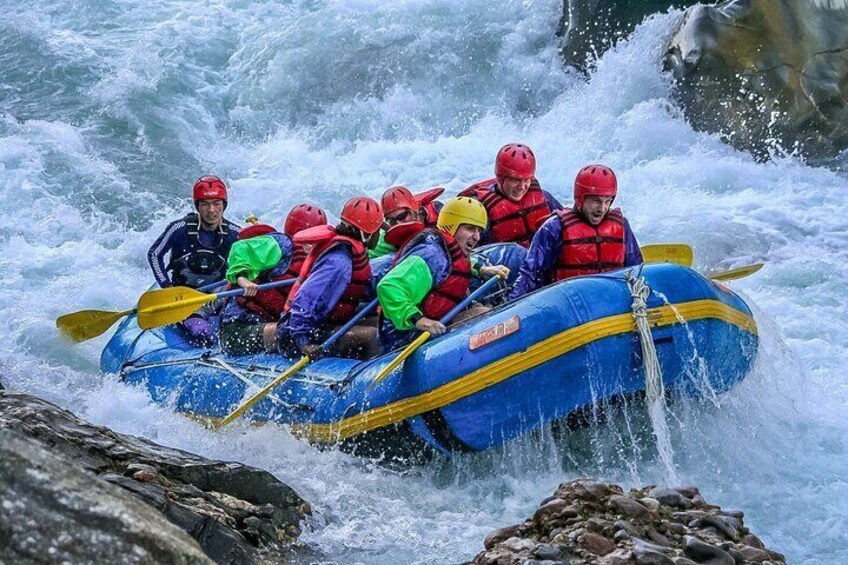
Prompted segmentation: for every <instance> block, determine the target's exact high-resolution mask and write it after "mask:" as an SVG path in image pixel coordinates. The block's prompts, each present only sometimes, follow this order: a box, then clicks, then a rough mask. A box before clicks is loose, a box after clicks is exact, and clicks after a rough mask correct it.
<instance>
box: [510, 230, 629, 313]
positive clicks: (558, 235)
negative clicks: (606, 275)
mask: <svg viewBox="0 0 848 565" xmlns="http://www.w3.org/2000/svg"><path fill="white" fill-rule="evenodd" d="M561 250H562V220H560V218H559V216H556V215H554V216H551V217H550V218H548V219H547V220H546V221H545V223H544V224H542V227H540V228H539V231H537V232H536V234H535V235H534V236H533V242H532V243H531V244H530V249H529V250H528V251H527V257H526V258H525V259H524V263H522V265H521V272H520V273H519V275H518V280H517V281H516V282H515V287H514V288H513V289H512V292H511V293H510V295H509V297H510V299H513V298H518V297H519V296H524V295H525V294H527V293H528V292H532V291H534V290H536V289H537V288H539V287H542V286H544V285H546V284H549V283H551V282H553V270H554V264H555V263H556V258H557V257H559V253H560V251H561ZM642 262H643V261H642V252H641V251H640V250H639V243H638V242H637V241H636V236H635V235H633V230H631V229H630V224H629V223H628V222H627V218H624V266H625V267H630V266H633V265H639V264H641V263H642Z"/></svg>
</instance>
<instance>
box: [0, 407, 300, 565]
mask: <svg viewBox="0 0 848 565" xmlns="http://www.w3.org/2000/svg"><path fill="white" fill-rule="evenodd" d="M4 429H6V430H14V431H15V432H17V433H18V434H20V435H22V436H26V437H28V438H30V439H31V440H35V441H36V442H37V443H39V444H41V445H42V446H46V447H48V448H49V451H47V452H43V453H41V455H43V454H45V453H46V454H48V455H50V456H51V457H56V458H60V459H61V461H62V462H61V463H54V462H51V461H45V462H42V461H41V460H40V459H38V458H35V459H32V460H27V461H18V462H17V463H16V464H15V466H13V467H6V468H4V469H5V472H6V473H7V477H8V478H7V480H9V481H12V482H15V481H17V482H20V481H21V480H23V479H22V478H21V477H20V476H19V475H21V474H23V476H24V477H26V476H27V475H28V473H33V472H34V473H36V474H37V473H38V471H37V470H38V469H40V467H39V465H44V466H48V465H53V466H55V467H56V468H57V469H59V470H62V472H63V473H65V474H66V475H68V476H75V477H78V478H76V479H74V480H75V482H73V483H61V482H58V481H53V480H52V479H51V480H45V481H42V483H41V485H42V486H43V487H44V488H46V486H47V485H49V484H54V483H55V484H57V485H63V486H62V488H67V492H65V491H63V490H61V489H57V490H56V491H53V492H52V493H51V492H46V493H44V494H41V492H40V491H39V490H38V489H37V488H36V487H38V485H37V484H33V485H32V489H28V488H24V489H22V490H18V491H16V494H15V495H14V496H12V497H11V498H10V499H9V501H8V504H10V505H12V507H16V505H25V506H26V507H28V508H29V507H34V508H38V507H39V506H40V505H41V503H42V500H44V501H46V503H49V502H51V498H59V499H61V498H62V496H63V495H64V496H66V497H68V498H69V499H71V500H73V499H74V497H76V499H78V500H79V503H78V504H77V503H73V504H72V503H70V502H67V503H64V502H63V504H64V505H62V504H60V505H53V506H52V507H49V510H48V509H45V512H55V513H56V516H57V518H56V519H57V520H60V521H61V520H67V523H68V524H76V523H77V522H80V523H83V524H86V525H89V526H90V525H92V524H95V525H97V524H100V525H101V526H103V527H105V525H104V524H102V522H105V521H106V519H105V518H103V517H101V516H100V515H99V514H98V512H99V511H101V509H100V508H99V506H97V505H96V504H95V505H94V507H93V508H92V507H91V506H92V505H90V504H87V503H86V501H87V499H86V498H84V496H83V493H79V492H76V491H75V490H74V488H75V486H77V485H82V484H83V483H82V481H83V480H84V479H85V480H89V481H91V482H92V483H93V484H97V485H100V486H99V487H98V488H99V489H101V490H103V491H104V492H106V493H111V495H114V496H117V495H116V494H115V493H120V494H122V495H123V499H124V501H125V503H126V504H127V505H130V503H134V505H135V506H141V507H143V508H145V509H146V511H147V512H148V513H152V514H154V515H157V512H156V511H158V519H159V520H160V521H163V522H164V521H168V523H169V526H170V529H165V530H162V529H161V528H158V530H156V531H159V530H162V531H165V532H170V531H171V530H175V529H176V531H179V532H185V533H187V534H188V536H190V537H189V538H188V539H189V540H191V538H193V539H194V540H196V541H195V544H199V546H195V549H201V550H202V552H204V553H205V554H206V556H208V557H209V558H211V559H212V560H214V561H217V562H219V563H245V562H247V563H249V562H256V561H259V560H269V559H270V560H271V561H276V562H281V561H285V560H287V559H288V558H289V549H288V546H289V544H290V543H291V542H292V541H294V540H295V539H296V538H297V536H298V535H299V533H300V529H299V523H300V521H301V520H302V519H303V518H304V516H305V515H306V514H308V513H309V512H310V508H309V505H308V504H307V503H306V502H305V501H303V499H301V498H300V497H299V496H298V495H297V494H296V493H295V492H294V491H293V490H292V489H291V488H289V487H288V486H286V485H285V484H283V483H281V482H280V481H279V480H277V479H276V478H275V477H274V476H273V475H271V474H270V473H268V472H266V471H263V470H261V469H255V468H252V467H248V466H245V465H241V464H239V463H225V462H221V461H210V460H208V459H204V458H202V457H199V456H197V455H193V454H191V453H187V452H184V451H179V450H176V449H170V448H166V447H162V446H159V445H156V444H154V443H152V442H149V441H147V440H144V439H140V438H135V437H132V436H126V435H122V434H117V433H115V432H113V431H111V430H109V429H107V428H103V427H99V426H92V425H90V424H87V423H85V422H83V421H82V420H79V419H78V418H76V417H75V416H74V415H73V414H71V413H69V412H67V411H65V410H62V409H60V408H58V407H56V406H54V405H53V404H50V403H48V402H45V401H43V400H40V399H37V398H33V397H30V396H28V395H25V394H20V393H13V392H9V391H3V392H0V430H4ZM9 434H10V432H8V431H7V432H6V433H5V435H4V436H0V448H2V449H6V450H14V449H15V446H14V444H8V440H5V441H4V438H9V437H11V436H10V435H9ZM7 444H8V445H7ZM42 451H43V450H42ZM5 461H6V458H5V457H3V460H2V461H0V464H2V463H4V462H5ZM27 464H29V465H31V466H30V467H27ZM50 468H51V469H52V468H53V467H50ZM28 469H34V470H35V471H28ZM2 472H3V471H0V473H2ZM13 473H14V474H13ZM60 474H61V473H60ZM51 476H52V475H51ZM0 483H2V479H0ZM33 489H34V490H33ZM6 493H7V489H4V488H3V485H2V484H0V497H2V496H4V495H5V494H6ZM62 500H64V499H62ZM60 502H62V501H61V500H60ZM5 503H6V501H5V499H4V504H5ZM141 503H145V504H141ZM0 506H2V505H0ZM135 506H133V507H135ZM69 508H70V509H73V512H72V513H71V514H68V511H69ZM2 511H3V509H2V508H0V512H2ZM63 516H65V518H63ZM126 517H127V519H128V520H135V519H136V518H135V514H133V513H127V514H126ZM139 519H141V518H139ZM7 523H8V521H7V520H2V521H0V562H2V561H3V559H2V558H3V557H5V556H4V554H3V551H4V550H3V549H2V548H3V547H4V546H5V544H4V543H2V542H3V537H4V535H6V536H8V535H9V532H8V531H4V529H3V528H4V524H7ZM28 523H29V524H30V526H29V527H33V528H35V526H36V525H37V524H38V521H37V520H35V521H32V520H31V521H30V522H28ZM175 526H176V527H178V528H175ZM152 528H153V526H150V528H148V529H152ZM25 531H26V530H25ZM34 531H36V532H37V531H38V530H37V529H36V530H34ZM55 531H57V532H58V531H60V530H55ZM107 531H108V532H112V530H108V529H107ZM4 532H5V534H4ZM46 532H49V530H46V531H45V535H46ZM117 532H119V530H115V533H114V534H113V533H110V534H109V535H115V536H117ZM68 535H70V536H71V538H70V539H71V540H73V539H76V538H74V537H73V536H74V535H75V534H68ZM79 535H80V536H84V535H85V531H83V532H81V533H80V534H79ZM168 535H170V534H168ZM15 537H16V538H23V539H26V537H27V536H21V535H16V536H15ZM182 537H184V538H185V537H187V536H185V535H184V536H182ZM64 539H65V538H63V537H61V536H59V537H57V538H56V539H54V540H53V543H54V544H60V543H64V542H63V540H64ZM131 539H132V538H131ZM69 543H72V544H73V542H72V541H71V542H69ZM127 543H129V542H127ZM174 544H176V541H175V542H174ZM74 545H76V544H74ZM38 546H39V548H38V549H37V550H40V549H44V548H46V547H49V544H48V543H47V542H46V541H45V542H44V543H39V544H38ZM175 546H176V545H175ZM139 547H142V548H144V547H145V546H143V545H141V546H139ZM152 547H159V546H152ZM179 547H182V546H179ZM84 548H87V549H88V551H89V552H90V553H89V554H88V555H89V556H90V558H92V559H99V558H100V554H99V553H97V552H98V551H99V545H98V547H94V546H91V544H88V545H86V544H81V545H80V547H78V548H77V549H78V550H80V551H82V550H83V549H84ZM130 550H132V545H130ZM16 551H17V550H16ZM162 551H166V550H164V549H163V550H162ZM180 551H182V549H180ZM160 553H161V552H160ZM183 553H185V554H186V555H191V554H190V553H186V552H185V551H183ZM81 555H84V554H81ZM163 555H164V554H163ZM181 555H182V553H179V551H176V552H174V553H173V557H171V558H166V557H163V558H162V559H159V558H158V557H157V558H155V559H154V558H153V557H150V559H149V560H148V559H147V558H146V557H145V558H139V560H138V561H137V562H140V563H141V562H167V563H183V562H186V563H188V562H193V561H191V560H187V559H189V558H188V557H186V558H185V559H183V557H181ZM12 556H14V554H13V555H12ZM157 556H158V554H157ZM201 557H202V554H201ZM192 559H193V558H192ZM57 560H58V561H61V559H57ZM72 561H74V560H72ZM76 561H80V559H77V560H76ZM83 561H84V559H83ZM106 561H108V562H119V561H120V559H118V560H106Z"/></svg>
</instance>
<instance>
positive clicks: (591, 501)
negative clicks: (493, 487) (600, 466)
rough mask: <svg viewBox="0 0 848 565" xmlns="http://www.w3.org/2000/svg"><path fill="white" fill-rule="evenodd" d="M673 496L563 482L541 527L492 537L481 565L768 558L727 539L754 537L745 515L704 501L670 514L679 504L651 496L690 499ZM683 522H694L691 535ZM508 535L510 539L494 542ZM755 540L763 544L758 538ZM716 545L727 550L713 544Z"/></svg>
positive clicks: (673, 564) (725, 564)
mask: <svg viewBox="0 0 848 565" xmlns="http://www.w3.org/2000/svg"><path fill="white" fill-rule="evenodd" d="M680 488H681V489H684V492H685V493H686V495H691V496H692V498H693V499H696V498H701V495H700V494H699V493H698V490H697V488H695V487H680ZM672 491H673V492H672V493H667V492H662V491H661V490H659V489H656V487H653V486H648V487H643V488H641V489H632V490H631V491H630V494H629V495H624V491H623V490H622V489H621V487H619V486H617V485H606V486H602V485H599V484H598V483H594V482H593V481H588V480H586V479H581V480H578V481H571V482H569V483H564V484H561V485H560V486H559V487H558V488H557V489H556V497H555V498H552V499H547V500H546V502H545V503H544V504H542V505H541V507H540V508H539V509H537V511H536V513H535V514H534V519H533V521H529V520H528V521H527V522H524V524H522V525H521V526H511V527H509V528H505V529H504V530H503V531H502V532H501V531H496V532H501V533H496V532H492V533H490V534H489V536H488V537H487V540H486V543H485V546H486V551H485V552H483V553H480V554H478V555H477V556H476V557H475V559H474V563H475V565H483V564H485V565H518V564H522V563H535V562H537V561H542V560H545V561H556V562H559V563H568V564H570V565H571V564H576V563H595V564H598V563H600V564H602V565H635V564H637V563H638V564H643V565H644V564H649V565H693V564H694V563H696V562H698V563H701V564H702V565H703V564H704V563H710V564H712V565H730V563H732V562H734V560H735V562H736V563H739V565H742V564H743V563H746V560H745V557H744V554H743V553H742V552H741V549H742V548H743V547H747V548H748V549H747V551H749V552H751V553H750V554H751V555H757V556H758V557H762V554H759V553H756V554H755V553H753V552H754V551H756V550H757V548H753V547H750V546H743V545H737V544H736V543H734V542H733V541H727V539H729V534H730V533H731V532H733V533H738V534H741V533H742V532H745V533H747V531H748V530H747V529H746V528H745V526H744V524H743V523H742V514H741V513H738V512H735V511H733V512H724V511H722V510H721V508H719V507H717V506H712V505H710V504H708V503H707V502H706V501H703V502H701V504H702V509H698V510H695V509H689V510H685V511H683V512H670V510H669V509H670V508H675V507H674V506H667V505H662V504H660V502H659V501H658V500H656V499H653V497H651V496H648V495H649V494H651V493H656V494H657V495H658V496H669V500H673V501H674V502H675V503H678V504H679V503H680V502H679V501H680V497H683V498H684V499H686V500H689V499H688V498H686V496H685V495H684V494H683V493H681V492H679V491H678V490H677V489H672ZM646 500H647V504H648V505H651V506H656V507H658V511H651V510H650V509H648V508H647V507H645V505H644V504H645V501H646ZM622 515H623V516H624V517H623V518H622ZM562 516H570V517H569V518H567V519H566V521H565V523H566V525H565V526H562V525H559V524H556V522H558V521H561V519H562ZM681 521H682V522H684V523H689V524H691V527H692V529H691V531H690V530H688V529H687V528H686V526H684V525H683V524H682V523H681ZM687 534H688V535H687ZM504 536H508V538H507V539H505V540H503V541H502V542H500V543H494V542H495V541H496V540H500V539H502V538H503V537H504ZM613 538H614V539H613ZM699 538H700V539H699ZM743 539H747V538H743ZM749 541H750V542H751V543H757V542H758V541H759V540H758V539H757V538H755V537H753V538H750V539H749ZM713 542H714V543H717V544H720V547H715V546H714V545H711V543H713ZM762 551H763V552H764V553H765V555H766V556H767V557H768V558H769V559H768V560H766V561H762V562H761V563H763V565H766V564H769V565H778V564H784V563H785V561H784V560H782V558H778V557H776V556H777V555H779V554H776V552H775V553H771V552H769V550H767V549H763V550H762ZM684 554H685V557H684ZM702 559H703V561H701V560H702ZM728 559H729V560H730V561H728ZM751 563H753V562H751Z"/></svg>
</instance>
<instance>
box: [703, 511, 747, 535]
mask: <svg viewBox="0 0 848 565" xmlns="http://www.w3.org/2000/svg"><path fill="white" fill-rule="evenodd" d="M700 524H701V526H713V527H714V528H715V529H716V530H718V531H719V532H721V533H722V535H723V536H724V537H726V538H727V539H729V540H733V541H736V540H738V539H739V520H737V519H736V518H733V517H732V516H721V515H718V514H707V515H705V516H703V517H702V518H700Z"/></svg>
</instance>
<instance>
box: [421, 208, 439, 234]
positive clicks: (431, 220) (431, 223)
mask: <svg viewBox="0 0 848 565" xmlns="http://www.w3.org/2000/svg"><path fill="white" fill-rule="evenodd" d="M421 209H423V210H424V213H425V214H426V216H427V217H426V218H425V219H424V224H425V225H426V226H427V227H428V228H434V227H436V222H437V221H438V219H439V211H438V210H436V206H435V204H433V203H432V202H428V203H427V204H424V205H423V206H422V207H421Z"/></svg>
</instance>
